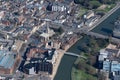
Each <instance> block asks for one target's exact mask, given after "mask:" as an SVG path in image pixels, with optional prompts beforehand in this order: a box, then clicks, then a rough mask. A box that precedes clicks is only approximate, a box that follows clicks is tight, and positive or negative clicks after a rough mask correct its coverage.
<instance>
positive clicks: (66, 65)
mask: <svg viewBox="0 0 120 80" xmlns="http://www.w3.org/2000/svg"><path fill="white" fill-rule="evenodd" d="M119 16H120V9H118V10H117V11H115V12H114V13H113V14H112V15H110V16H109V17H108V18H107V19H106V20H104V21H103V22H102V23H101V24H99V25H98V26H97V27H96V28H94V29H93V30H92V31H93V32H97V33H100V34H104V35H112V30H113V28H114V21H115V20H116V19H117V18H118V17H119ZM83 42H85V43H86V42H87V38H82V39H80V40H78V41H77V42H76V43H75V44H74V45H73V46H72V47H71V48H70V49H69V50H68V52H73V53H76V54H80V50H79V48H78V47H79V45H81V44H82V43H83ZM76 59H77V57H73V56H68V55H64V56H63V58H62V60H61V63H60V65H59V67H58V71H57V74H56V76H55V78H54V80H71V70H72V67H73V64H74V62H75V60H76Z"/></svg>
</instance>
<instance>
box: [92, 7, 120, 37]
mask: <svg viewBox="0 0 120 80" xmlns="http://www.w3.org/2000/svg"><path fill="white" fill-rule="evenodd" d="M118 17H120V9H118V10H117V11H115V12H114V13H113V14H112V15H110V16H109V17H108V18H107V19H105V20H104V21H103V22H102V23H101V24H99V25H98V26H97V27H95V28H94V29H93V30H92V31H93V32H96V33H100V34H103V35H112V33H113V29H114V22H115V21H116V20H117V18H118Z"/></svg>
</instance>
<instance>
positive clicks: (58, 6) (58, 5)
mask: <svg viewBox="0 0 120 80" xmlns="http://www.w3.org/2000/svg"><path fill="white" fill-rule="evenodd" d="M46 9H47V10H49V11H57V12H63V11H66V9H67V8H66V6H64V5H63V4H61V3H54V4H52V3H50V4H49V5H48V6H47V8H46Z"/></svg>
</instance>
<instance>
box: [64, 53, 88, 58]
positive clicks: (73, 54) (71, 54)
mask: <svg viewBox="0 0 120 80" xmlns="http://www.w3.org/2000/svg"><path fill="white" fill-rule="evenodd" d="M65 54H66V55H70V56H74V57H81V58H84V59H86V57H84V56H82V55H79V54H76V53H72V52H65Z"/></svg>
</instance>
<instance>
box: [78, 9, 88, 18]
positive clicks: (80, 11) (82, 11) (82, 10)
mask: <svg viewBox="0 0 120 80" xmlns="http://www.w3.org/2000/svg"><path fill="white" fill-rule="evenodd" d="M87 11H88V9H86V8H84V7H81V8H80V10H79V13H78V17H81V16H83V15H84V14H85V13H86V12H87Z"/></svg>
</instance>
